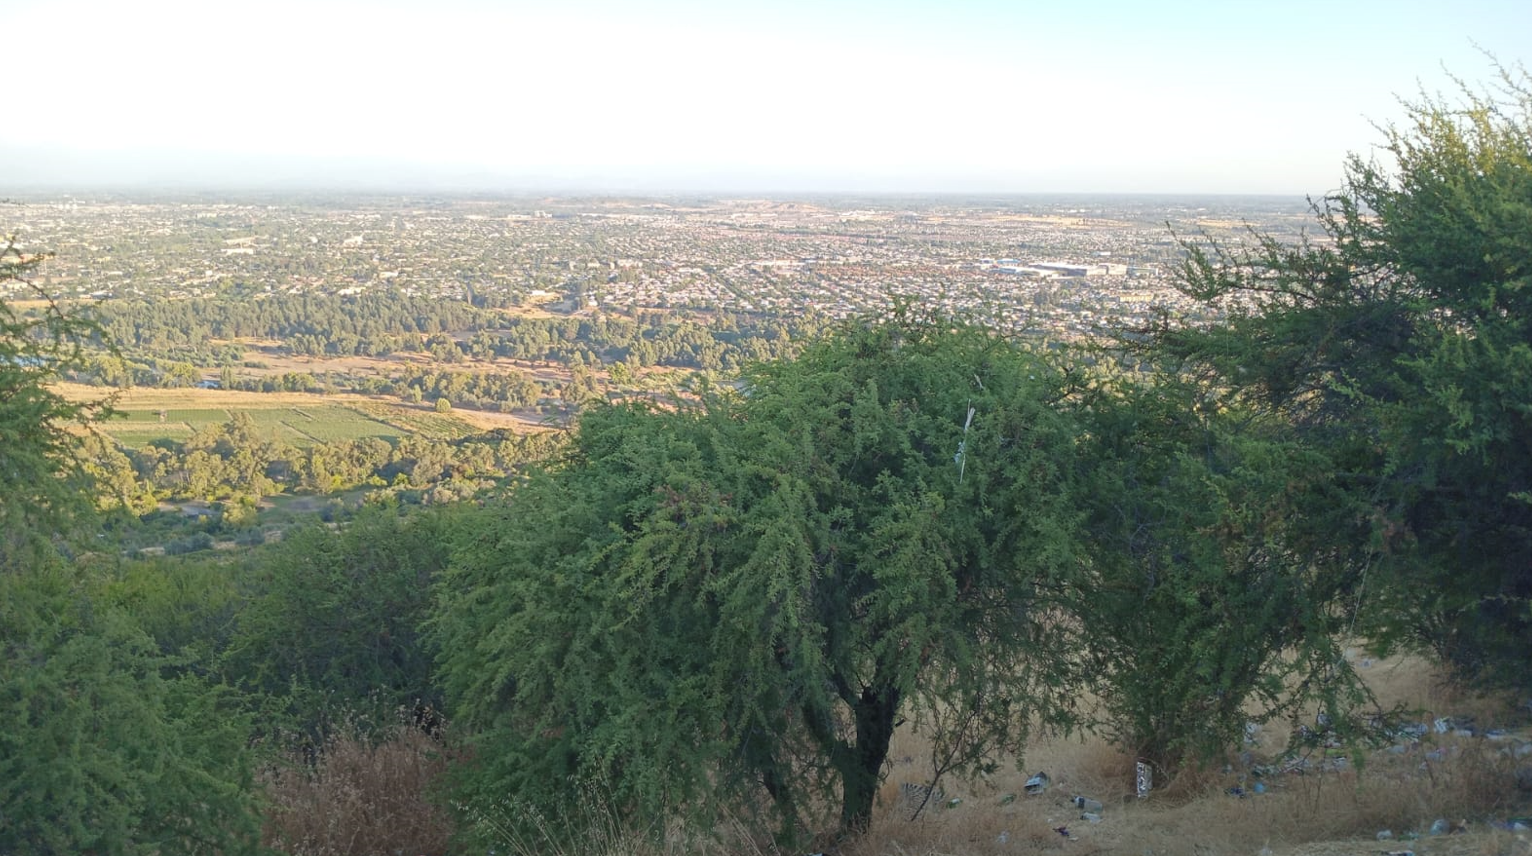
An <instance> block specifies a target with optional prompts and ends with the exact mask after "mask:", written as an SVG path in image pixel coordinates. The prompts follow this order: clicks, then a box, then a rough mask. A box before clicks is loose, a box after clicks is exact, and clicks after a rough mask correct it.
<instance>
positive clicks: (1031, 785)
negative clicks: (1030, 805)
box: [1024, 773, 1048, 794]
mask: <svg viewBox="0 0 1532 856" xmlns="http://www.w3.org/2000/svg"><path fill="white" fill-rule="evenodd" d="M1024 790H1025V791H1026V792H1027V793H1029V794H1040V793H1042V792H1043V791H1046V790H1048V774H1047V773H1038V774H1037V775H1035V776H1033V777H1032V778H1030V779H1027V784H1026V787H1025V788H1024Z"/></svg>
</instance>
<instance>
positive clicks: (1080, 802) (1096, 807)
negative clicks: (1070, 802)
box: [1074, 797, 1102, 814]
mask: <svg viewBox="0 0 1532 856" xmlns="http://www.w3.org/2000/svg"><path fill="white" fill-rule="evenodd" d="M1074 802H1075V808H1077V809H1080V810H1081V811H1089V812H1095V813H1096V814H1100V813H1101V809H1102V805H1101V803H1100V801H1098V800H1093V799H1091V798H1090V797H1075V800H1074Z"/></svg>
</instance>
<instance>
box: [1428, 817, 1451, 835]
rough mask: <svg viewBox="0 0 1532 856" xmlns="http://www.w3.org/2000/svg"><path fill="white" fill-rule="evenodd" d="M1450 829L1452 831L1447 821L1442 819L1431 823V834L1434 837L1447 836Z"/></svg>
mask: <svg viewBox="0 0 1532 856" xmlns="http://www.w3.org/2000/svg"><path fill="white" fill-rule="evenodd" d="M1449 829H1451V827H1450V826H1448V825H1447V821H1446V820H1444V819H1442V818H1437V819H1436V820H1434V821H1432V822H1431V834H1432V835H1446V834H1447V830H1449Z"/></svg>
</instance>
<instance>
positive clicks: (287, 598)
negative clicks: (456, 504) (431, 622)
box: [224, 508, 448, 732]
mask: <svg viewBox="0 0 1532 856" xmlns="http://www.w3.org/2000/svg"><path fill="white" fill-rule="evenodd" d="M447 533H448V520H447V517H446V516H445V515H444V514H443V513H440V512H431V513H417V514H414V515H411V516H408V517H401V516H400V515H399V513H398V512H397V511H396V510H395V509H392V508H368V509H365V510H364V511H363V512H362V513H360V514H359V515H358V516H357V517H356V519H355V520H352V521H351V522H349V523H348V524H346V525H345V526H343V527H341V528H340V529H339V530H338V531H335V530H332V529H330V528H329V527H326V526H324V525H321V524H318V523H316V524H315V525H313V526H310V527H307V528H303V529H299V530H297V531H295V532H292V533H290V534H288V536H287V537H286V538H284V539H283V541H282V542H281V543H280V544H277V545H273V546H272V547H270V548H268V549H267V550H265V551H264V552H263V553H261V554H260V555H259V557H258V559H257V561H256V562H255V563H254V566H253V567H252V568H251V570H250V573H249V574H248V575H247V577H246V578H245V579H244V580H243V581H242V582H243V585H244V587H245V589H246V591H247V597H248V598H249V603H248V604H247V605H246V606H245V607H244V608H243V609H242V610H240V613H239V615H238V616H237V618H236V621H235V629H234V632H233V634H232V638H231V640H230V643H229V647H228V651H227V653H226V655H225V659H224V665H225V668H226V671H227V674H228V675H229V677H230V678H231V679H232V680H234V681H236V682H237V683H238V684H239V685H240V686H241V687H243V688H245V689H249V690H254V691H257V692H260V693H264V694H267V695H269V696H272V697H277V698H280V699H282V701H283V706H284V707H285V709H286V710H287V711H288V713H290V714H291V715H292V716H293V717H295V718H296V720H298V721H297V722H296V723H295V724H297V725H299V726H301V727H303V728H304V729H305V730H308V731H310V732H317V731H319V730H322V729H323V728H325V727H327V726H328V725H330V724H332V723H331V722H330V720H331V719H332V718H333V717H335V716H337V715H340V714H343V713H347V712H358V711H365V712H369V713H372V712H377V713H380V714H390V715H391V714H393V713H394V712H395V711H396V710H397V709H399V708H414V707H417V706H420V707H429V708H439V707H440V699H439V693H438V692H437V691H436V690H435V688H434V684H433V680H432V676H431V654H430V651H429V649H428V648H427V647H426V646H425V645H424V644H423V643H422V640H421V638H420V635H419V633H418V629H417V626H418V625H419V624H420V623H421V622H422V621H423V620H424V619H425V617H426V610H427V607H428V605H429V603H430V585H431V580H432V578H433V576H434V575H435V574H436V573H438V572H439V571H440V570H441V569H442V568H443V567H444V566H445V564H446V553H447V548H448V534H447Z"/></svg>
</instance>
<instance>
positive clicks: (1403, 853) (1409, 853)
mask: <svg viewBox="0 0 1532 856" xmlns="http://www.w3.org/2000/svg"><path fill="white" fill-rule="evenodd" d="M1379 852H1381V853H1382V854H1383V856H1415V851H1414V850H1382V851H1379Z"/></svg>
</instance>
